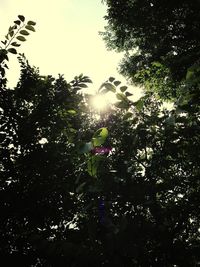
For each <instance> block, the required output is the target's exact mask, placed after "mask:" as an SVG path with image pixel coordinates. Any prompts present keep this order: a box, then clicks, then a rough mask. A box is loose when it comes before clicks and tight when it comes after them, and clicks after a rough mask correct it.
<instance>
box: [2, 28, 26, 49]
mask: <svg viewBox="0 0 200 267" xmlns="http://www.w3.org/2000/svg"><path fill="white" fill-rule="evenodd" d="M24 25H25V24H23V25H22V26H21V27H20V28H19V29H18V30H17V31H16V33H15V34H14V35H13V37H12V38H11V39H10V41H9V42H8V44H7V45H6V46H5V49H7V48H8V46H9V45H10V43H11V42H12V41H13V39H14V38H15V37H16V35H17V34H18V33H19V31H20V30H21V29H22V28H23V27H24ZM8 34H9V32H8Z"/></svg>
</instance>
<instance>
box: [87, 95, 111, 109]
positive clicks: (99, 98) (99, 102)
mask: <svg viewBox="0 0 200 267" xmlns="http://www.w3.org/2000/svg"><path fill="white" fill-rule="evenodd" d="M91 104H92V106H93V108H95V109H97V110H105V109H106V107H107V106H108V102H107V100H106V98H105V97H104V96H103V95H96V96H94V97H93V98H92V102H91Z"/></svg>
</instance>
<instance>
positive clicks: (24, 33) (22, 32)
mask: <svg viewBox="0 0 200 267" xmlns="http://www.w3.org/2000/svg"><path fill="white" fill-rule="evenodd" d="M19 33H20V34H22V35H29V34H30V33H29V32H27V31H26V30H22V31H20V32H19Z"/></svg>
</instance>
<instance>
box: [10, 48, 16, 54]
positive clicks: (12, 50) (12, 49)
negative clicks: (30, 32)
mask: <svg viewBox="0 0 200 267" xmlns="http://www.w3.org/2000/svg"><path fill="white" fill-rule="evenodd" d="M8 52H10V53H12V54H17V50H16V49H15V48H9V49H8Z"/></svg>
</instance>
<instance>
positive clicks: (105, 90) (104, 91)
mask: <svg viewBox="0 0 200 267" xmlns="http://www.w3.org/2000/svg"><path fill="white" fill-rule="evenodd" d="M108 92H109V90H108V89H106V88H105V89H103V90H102V91H101V94H106V93H108Z"/></svg>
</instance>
